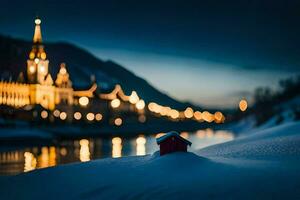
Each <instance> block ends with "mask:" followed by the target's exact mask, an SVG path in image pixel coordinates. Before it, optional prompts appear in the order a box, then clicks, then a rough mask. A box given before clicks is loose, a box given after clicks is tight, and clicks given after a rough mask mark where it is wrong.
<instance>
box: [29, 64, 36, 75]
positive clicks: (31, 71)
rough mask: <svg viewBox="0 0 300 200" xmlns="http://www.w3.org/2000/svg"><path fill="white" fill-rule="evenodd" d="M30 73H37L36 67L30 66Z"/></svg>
mask: <svg viewBox="0 0 300 200" xmlns="http://www.w3.org/2000/svg"><path fill="white" fill-rule="evenodd" d="M29 72H30V73H32V74H33V73H34V72H35V66H33V65H30V67H29Z"/></svg>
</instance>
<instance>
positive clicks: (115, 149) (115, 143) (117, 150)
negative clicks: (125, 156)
mask: <svg viewBox="0 0 300 200" xmlns="http://www.w3.org/2000/svg"><path fill="white" fill-rule="evenodd" d="M111 142H112V157H113V158H119V157H121V156H122V139H121V138H119V137H114V138H113V139H112V140H111Z"/></svg>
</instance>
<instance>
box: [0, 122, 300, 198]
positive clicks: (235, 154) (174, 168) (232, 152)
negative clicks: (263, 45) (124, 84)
mask: <svg viewBox="0 0 300 200" xmlns="http://www.w3.org/2000/svg"><path fill="white" fill-rule="evenodd" d="M299 169H300V122H293V123H287V124H284V125H280V126H277V127H273V128H268V129H265V130H260V131H258V132H256V133H253V134H250V135H248V136H245V135H243V136H242V137H240V138H238V139H236V140H234V141H230V142H227V143H223V144H218V145H214V146H211V147H207V148H205V149H201V150H198V151H195V152H194V153H174V154H170V155H166V156H162V157H160V156H159V155H158V154H157V153H155V154H153V155H147V156H142V157H135V156H133V157H124V158H118V159H101V160H95V161H91V162H86V163H77V164H70V165H62V166H58V167H53V168H47V169H41V170H35V171H32V172H29V173H25V174H21V175H18V176H13V177H0V191H1V192H0V199H254V198H261V199H300V189H299V188H300V170H299Z"/></svg>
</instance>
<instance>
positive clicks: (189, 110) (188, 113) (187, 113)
mask: <svg viewBox="0 0 300 200" xmlns="http://www.w3.org/2000/svg"><path fill="white" fill-rule="evenodd" d="M184 116H185V117H186V118H188V119H189V118H192V117H193V116H194V111H193V109H192V108H191V107H188V108H186V109H185V111H184Z"/></svg>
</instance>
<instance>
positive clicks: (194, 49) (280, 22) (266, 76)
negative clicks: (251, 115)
mask: <svg viewBox="0 0 300 200" xmlns="http://www.w3.org/2000/svg"><path fill="white" fill-rule="evenodd" d="M299 10H300V1H274V0H273V1H261V0H253V1H200V0H199V1H187V0H186V1H174V0H173V1H170V0H165V1H142V0H139V1H124V0H123V1H121V0H120V1H116V0H115V1H100V0H99V1H97V2H93V1H78V0H77V1H76V0H72V1H71V0H70V1H42V0H40V1H33V0H26V1H5V0H4V1H1V6H0V33H2V34H6V35H11V36H15V37H21V38H26V39H31V38H32V31H33V19H34V17H35V15H36V14H38V15H39V16H40V17H41V18H42V21H43V22H42V29H43V37H44V39H45V40H48V41H58V40H61V41H69V42H72V43H75V44H77V45H79V46H82V47H85V48H86V49H88V50H89V51H91V52H92V53H93V54H95V55H96V56H98V57H100V58H102V59H112V60H114V61H116V62H118V63H120V64H122V65H123V66H125V67H127V68H128V69H130V70H132V71H133V72H135V73H136V74H138V75H139V76H142V77H144V78H145V79H147V80H148V81H149V82H151V83H152V84H153V85H154V86H156V87H158V88H159V89H161V90H163V91H165V92H167V93H168V94H170V95H171V96H173V97H176V98H178V99H181V100H190V101H192V102H194V103H198V104H204V105H208V106H215V105H218V106H231V105H235V104H236V103H237V101H238V99H239V98H241V97H248V96H249V95H251V92H252V91H253V89H254V88H255V87H257V86H260V85H261V86H265V85H268V86H271V87H275V86H276V83H277V81H278V80H279V79H281V78H284V77H289V76H291V75H294V74H297V73H300V59H299V58H300V57H299V55H300V50H299V45H300V39H299V36H300V28H299V27H300V26H299V23H300V12H299Z"/></svg>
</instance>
